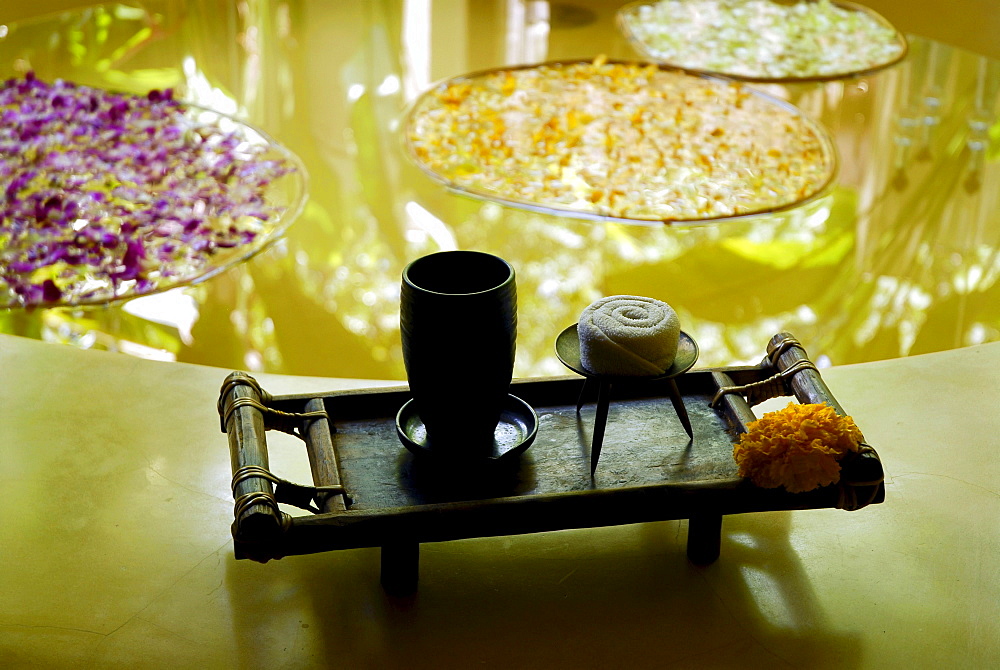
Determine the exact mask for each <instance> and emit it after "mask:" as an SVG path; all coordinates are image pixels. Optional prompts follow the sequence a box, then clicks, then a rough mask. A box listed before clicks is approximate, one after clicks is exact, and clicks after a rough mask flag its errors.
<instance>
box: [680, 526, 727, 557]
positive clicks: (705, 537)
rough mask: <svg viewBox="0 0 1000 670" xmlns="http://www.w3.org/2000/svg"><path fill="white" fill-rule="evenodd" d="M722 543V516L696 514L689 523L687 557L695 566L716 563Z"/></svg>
mask: <svg viewBox="0 0 1000 670" xmlns="http://www.w3.org/2000/svg"><path fill="white" fill-rule="evenodd" d="M721 542H722V515H721V514H696V515H694V516H692V517H691V519H690V520H689V521H688V541H687V556H688V560H690V561H691V562H692V563H694V564H695V565H708V564H710V563H714V562H715V561H716V559H718V558H719V545H720V543H721Z"/></svg>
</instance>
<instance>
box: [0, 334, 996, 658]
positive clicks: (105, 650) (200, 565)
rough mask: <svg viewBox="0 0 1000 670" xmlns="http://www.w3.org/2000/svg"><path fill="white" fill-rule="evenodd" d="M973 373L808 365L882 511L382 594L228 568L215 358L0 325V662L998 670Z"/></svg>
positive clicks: (278, 387) (460, 554)
mask: <svg viewBox="0 0 1000 670" xmlns="http://www.w3.org/2000/svg"><path fill="white" fill-rule="evenodd" d="M998 369H1000V343H997V344H986V345H981V346H977V347H971V348H967V349H960V350H955V351H949V352H945V353H938V354H929V355H926V356H915V357H911V358H904V359H896V360H891V361H885V362H877V363H867V364H861V365H856V366H846V367H841V368H833V369H829V370H826V371H824V377H825V378H826V380H827V382H828V384H829V385H830V387H831V389H832V390H833V393H834V394H835V395H836V396H837V397H838V399H839V400H840V401H841V403H842V404H843V405H844V407H845V408H846V409H847V411H848V412H850V413H851V414H852V415H853V416H854V417H855V419H856V420H857V422H858V424H859V425H860V426H861V427H862V429H863V430H864V432H865V434H866V437H867V438H868V441H869V442H871V443H872V444H873V445H874V446H875V447H876V449H877V450H878V451H879V454H880V455H881V457H882V461H883V463H884V465H885V470H886V474H887V485H886V488H887V493H886V502H885V503H884V504H881V505H875V506H871V507H868V508H866V509H863V510H861V511H858V512H845V511H840V510H811V511H803V512H771V513H762V514H746V515H740V516H733V517H727V518H726V519H725V523H724V525H723V538H722V555H721V557H720V559H719V560H718V562H716V563H715V564H713V565H711V566H708V567H704V568H699V567H695V566H693V565H691V564H689V563H688V562H687V560H686V558H685V554H684V543H685V537H686V533H687V522H686V521H680V522H677V521H669V522H659V523H649V524H639V525H633V526H624V527H617V528H603V529H594V530H573V531H563V532H553V533H543V534H538V535H527V536H518V537H499V538H489V539H476V540H464V541H456V542H446V543H440V544H429V545H424V546H423V548H422V558H421V576H420V585H419V590H418V592H417V594H416V595H415V596H413V597H409V598H404V599H393V598H390V597H388V596H386V595H385V594H384V593H383V592H382V590H381V589H380V587H379V583H378V571H379V555H378V551H379V550H378V549H360V550H350V551H341V552H331V553H326V554H317V555H312V556H297V557H290V558H285V559H282V560H280V561H274V562H271V563H268V564H266V565H261V564H257V563H252V562H249V561H236V560H235V559H234V557H233V550H232V545H231V537H230V530H229V525H230V523H231V521H232V498H231V496H230V493H229V480H230V476H231V471H230V465H229V455H228V448H227V442H226V438H225V436H224V435H223V434H222V433H221V432H220V431H219V423H218V417H217V415H216V410H215V400H216V395H217V392H218V389H219V386H220V384H221V382H222V380H223V379H224V377H225V375H226V374H227V373H228V370H223V369H218V368H209V367H199V366H194V365H185V364H177V363H158V362H153V361H143V360H139V359H136V358H132V357H126V356H122V355H115V354H107V353H101V352H96V351H80V350H77V349H73V348H70V347H62V346H56V345H51V344H47V343H43V342H38V341H32V340H28V339H22V338H16V337H11V336H0V374H2V379H3V384H2V385H0V422H2V431H0V484H2V490H3V493H4V504H3V505H0V540H2V542H0V557H2V563H0V565H2V569H0V594H2V597H3V606H2V607H0V665H2V666H3V667H7V668H10V667H14V668H19V667H28V666H30V667H70V666H72V667H100V668H106V667H112V668H117V667H123V668H134V667H143V668H145V667H152V668H158V667H169V668H216V667H218V668H226V667H259V668H308V667H341V668H369V667H372V668H375V667H377V668H388V667H407V668H423V667H428V668H429V667H434V668H442V667H449V668H450V667H509V668H522V667H526V668H533V667H545V668H552V667H574V668H586V667H657V668H662V667H697V668H703V667H751V668H752V667H768V668H793V667H794V668H823V667H829V668H856V667H859V668H860V667H878V668H896V667H964V668H988V667H1000V617H998V616H997V609H998V607H997V603H998V602H1000V524H998V520H1000V485H998V481H1000V461H998V459H997V446H998V439H997V435H998V434H1000V417H998V413H997V412H996V411H995V409H996V407H997V405H998V403H1000V388H998V385H997V382H996V378H995V374H996V371H997V370H998ZM259 378H260V381H261V383H262V384H263V385H264V387H265V388H266V389H268V390H269V391H271V392H272V393H276V394H281V393H292V392H312V391H317V392H321V391H328V390H333V389H335V388H343V387H349V386H352V385H357V384H359V383H362V382H351V381H347V380H333V379H317V378H305V377H280V376H271V375H260V376H259ZM363 383H365V384H369V385H371V384H372V382H363ZM770 402H774V401H770ZM779 406H780V405H779ZM269 435H270V434H269ZM289 439H290V440H291V442H292V443H291V444H289V445H287V446H286V445H284V444H283V443H278V444H276V445H274V446H272V463H271V464H272V468H273V469H275V470H276V471H277V472H278V474H283V475H286V476H288V477H290V478H299V479H302V478H304V476H305V475H303V473H306V472H308V470H307V469H306V468H307V466H306V465H305V464H304V461H305V456H304V453H302V454H300V453H299V449H298V447H296V446H295V444H294V439H293V438H289Z"/></svg>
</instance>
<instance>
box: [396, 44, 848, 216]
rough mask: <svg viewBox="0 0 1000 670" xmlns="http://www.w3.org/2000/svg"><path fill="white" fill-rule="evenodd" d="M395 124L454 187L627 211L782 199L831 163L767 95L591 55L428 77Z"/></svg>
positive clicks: (581, 212)
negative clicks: (435, 79)
mask: <svg viewBox="0 0 1000 670" xmlns="http://www.w3.org/2000/svg"><path fill="white" fill-rule="evenodd" d="M404 133H405V143H406V147H407V150H408V153H409V155H410V157H411V158H412V159H413V160H414V161H415V162H416V164H417V165H418V166H419V167H420V168H421V169H423V170H424V171H425V172H426V173H427V174H428V175H430V176H431V177H433V178H434V179H436V180H437V181H439V182H441V183H443V184H444V185H446V186H447V187H449V188H450V189H452V190H454V191H456V192H458V193H461V194H465V195H470V196H473V197H477V198H482V199H486V200H492V201H495V202H499V203H502V204H506V205H510V206H514V207H520V208H524V209H529V210H536V211H542V212H546V213H555V214H560V215H568V216H576V217H583V218H590V219H599V220H610V221H626V222H633V223H647V224H648V223H653V222H658V223H659V222H700V221H712V220H718V219H727V218H734V217H742V216H748V215H755V214H762V213H766V212H773V211H778V210H782V209H787V208H790V207H794V206H797V205H800V204H802V203H804V202H806V201H809V200H811V199H814V198H816V197H818V196H819V195H821V194H823V193H824V192H825V191H826V190H827V189H828V187H829V186H830V185H831V183H832V181H833V179H834V177H835V175H836V169H837V158H836V152H835V150H834V146H833V142H832V141H831V139H830V137H829V136H828V134H827V133H826V131H825V130H824V129H823V128H822V127H820V126H819V125H818V124H817V123H815V122H813V121H812V120H811V119H809V118H807V117H806V116H805V115H804V114H803V113H802V112H801V111H800V110H798V109H797V108H795V107H794V106H792V105H789V104H788V103H786V102H784V101H782V100H779V99H778V98H775V97H772V96H769V95H767V94H765V93H763V92H760V91H757V90H754V89H752V88H749V87H746V86H744V85H743V84H741V83H739V82H734V81H729V80H726V79H722V78H718V77H710V76H704V75H697V74H691V73H686V72H683V71H680V70H677V69H674V68H667V67H663V66H659V65H656V64H651V63H632V62H622V61H605V60H604V59H603V58H597V59H595V60H594V61H593V62H566V61H559V62H549V63H542V64H539V65H531V66H523V67H513V68H501V69H494V70H488V71H483V72H478V73H473V74H468V75H464V76H459V77H455V78H452V79H448V80H446V81H443V82H440V83H438V84H436V85H434V86H433V87H432V88H431V89H429V90H428V91H426V92H425V93H424V94H423V95H421V96H420V97H419V98H418V99H417V100H416V101H415V102H414V104H413V105H412V106H411V108H410V109H409V110H408V113H407V123H406V125H405V129H404Z"/></svg>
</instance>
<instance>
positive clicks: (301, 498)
mask: <svg viewBox="0 0 1000 670" xmlns="http://www.w3.org/2000/svg"><path fill="white" fill-rule="evenodd" d="M767 350H768V358H765V360H764V362H762V363H761V364H760V365H758V366H747V367H730V368H717V369H705V370H695V371H692V372H688V373H685V374H683V375H681V376H679V377H677V378H676V380H675V381H676V382H677V386H678V388H679V389H680V392H681V396H682V398H683V402H684V406H685V408H686V409H687V412H688V415H689V417H690V421H691V425H692V428H693V434H694V436H693V439H689V438H688V435H687V433H686V432H685V431H684V428H683V427H682V426H681V423H680V421H679V419H678V418H677V415H676V414H675V412H674V410H673V407H672V405H671V403H670V400H669V398H668V396H667V389H666V387H665V386H664V382H647V383H642V382H636V383H634V384H628V385H625V386H622V385H620V384H618V385H616V386H615V387H614V389H613V390H612V395H611V408H610V413H609V416H608V422H607V427H606V434H605V438H604V448H603V453H602V455H601V460H600V464H599V467H598V468H597V471H596V473H595V474H594V476H593V477H591V474H590V443H591V438H592V431H593V423H594V408H593V404H592V401H593V399H591V398H587V397H579V396H580V392H581V388H582V387H583V385H584V379H583V378H581V377H556V378H546V379H532V380H521V381H515V382H514V384H513V385H512V388H511V392H512V393H513V394H514V395H516V396H518V397H520V398H522V399H523V400H525V401H527V402H528V403H529V404H530V405H531V406H532V407H534V409H535V411H536V412H537V414H538V418H539V426H538V434H537V437H536V438H535V441H534V443H533V444H532V446H531V448H530V449H528V450H527V451H526V452H525V453H524V454H523V455H521V456H520V458H519V459H514V460H512V461H511V462H509V463H504V462H503V461H498V462H496V463H494V464H493V465H492V466H491V467H476V468H474V469H471V468H470V467H466V468H465V469H458V468H451V467H445V466H443V465H442V464H441V463H439V462H434V461H432V460H428V459H426V458H420V457H416V456H414V455H413V454H411V453H410V452H408V451H407V450H405V449H404V448H403V446H402V444H401V443H400V441H399V438H398V436H397V434H396V422H395V418H396V413H397V411H398V410H399V408H400V407H401V406H402V405H403V404H404V403H405V402H406V401H407V400H408V399H409V397H410V396H409V392H408V390H407V388H406V387H399V388H390V389H374V390H361V391H342V392H333V393H329V394H323V395H320V396H315V395H287V396H279V397H271V396H269V395H268V394H267V393H266V392H265V391H264V390H263V389H261V388H260V387H259V386H258V385H257V383H256V382H255V381H254V380H253V379H252V378H251V377H249V376H248V375H246V374H244V373H240V372H234V373H233V374H231V375H230V376H229V377H228V378H227V379H226V382H225V383H224V385H223V389H222V393H221V394H220V398H219V409H220V418H221V420H222V429H223V432H226V433H228V437H229V446H230V454H231V457H232V466H233V473H234V479H233V495H234V498H235V499H236V500H237V505H236V518H235V521H234V523H233V527H232V530H233V538H234V547H235V553H236V557H237V558H241V559H242V558H249V559H253V560H256V561H261V562H266V561H268V560H269V559H272V558H282V557H284V556H289V555H293V554H307V553H314V552H320V551H330V550H334V549H349V548H356V547H374V546H378V547H381V548H382V584H383V586H384V587H385V588H386V589H387V590H388V591H390V592H406V591H410V590H412V589H413V588H415V586H416V581H417V571H418V560H419V544H420V543H421V542H439V541H444V540H455V539H462V538H471V537H488V536H498V535H517V534H522V533H535V532H543V531H550V530H561V529H568V528H587V527H597V526H611V525H619V524H628V523H637V522H646V521H660V520H667V519H689V520H690V523H689V528H688V543H687V553H688V557H689V558H690V559H691V560H692V561H693V562H695V563H698V564H707V563H711V562H712V561H714V560H716V558H718V555H719V543H720V534H721V525H722V517H723V516H724V515H726V514H739V513H744V512H761V511H768V510H796V509H816V508H829V507H839V508H843V509H851V510H853V509H860V508H862V507H864V506H865V505H868V504H871V503H880V502H882V501H883V500H884V497H885V490H884V486H883V483H882V478H883V471H882V465H881V462H880V461H879V459H878V455H877V454H876V453H875V451H874V450H873V449H871V448H870V447H867V446H866V447H865V448H864V449H862V450H861V452H860V453H859V454H858V455H857V456H856V457H853V458H849V459H845V461H844V462H843V464H842V466H843V470H842V476H841V481H840V483H839V484H837V485H832V486H827V487H823V488H820V489H815V490H813V491H809V492H807V493H797V494H792V493H788V492H786V491H785V490H784V489H764V488H759V487H756V486H754V485H753V484H751V483H750V482H748V481H746V480H744V479H742V478H740V477H739V476H738V475H737V467H736V463H735V461H734V460H733V456H732V452H733V443H734V441H735V440H736V436H737V435H738V433H739V432H742V431H744V430H745V427H746V425H747V424H748V423H749V422H750V421H753V420H754V419H755V418H756V417H755V416H754V414H753V412H752V411H751V409H750V404H755V403H756V402H760V401H761V400H763V399H765V398H766V397H773V396H776V395H794V396H795V397H796V398H797V399H798V400H799V401H800V402H804V403H805V402H826V403H828V404H830V405H831V406H833V408H834V409H835V410H836V411H837V412H839V413H841V414H843V413H844V411H843V408H841V407H840V405H839V403H837V401H836V399H834V397H833V396H832V394H831V393H830V391H829V389H828V388H827V386H826V384H825V383H824V382H823V379H822V377H821V376H820V374H819V372H818V371H817V370H816V369H815V368H814V367H813V366H812V364H811V363H810V362H809V360H808V358H807V356H806V353H805V351H804V350H803V349H802V347H801V345H799V344H798V342H797V341H796V340H795V339H794V338H793V337H792V336H791V335H789V334H788V333H780V334H778V335H775V336H774V338H772V339H771V342H770V343H769V344H768V348H767ZM779 373H780V374H779ZM735 385H739V386H743V387H745V388H742V389H738V390H730V391H727V392H721V393H720V389H726V388H728V387H733V386H735ZM745 396H746V397H745ZM578 399H579V401H580V402H582V403H583V405H582V411H579V412H578ZM748 399H749V403H748ZM713 400H716V402H715V405H714V407H713V406H712V402H713ZM324 412H325V414H326V415H325V416H324V415H323V413H324ZM303 415H306V416H303ZM269 429H276V430H283V431H285V432H289V433H292V434H296V435H298V436H299V437H301V438H302V439H303V441H304V442H305V447H306V450H307V452H308V456H309V461H310V465H311V468H312V473H313V479H314V485H313V486H301V485H297V484H293V483H291V482H287V481H285V480H281V479H279V478H277V477H274V476H273V475H271V473H270V472H268V470H267V467H268V462H267V445H266V440H265V431H266V430H269ZM274 485H276V486H274ZM278 503H283V504H291V505H296V506H298V507H302V508H305V509H310V510H311V511H313V512H314V514H312V515H306V516H296V517H292V516H289V515H288V514H287V513H285V512H283V511H281V509H280V507H279V504H278Z"/></svg>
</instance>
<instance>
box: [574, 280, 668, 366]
mask: <svg viewBox="0 0 1000 670" xmlns="http://www.w3.org/2000/svg"><path fill="white" fill-rule="evenodd" d="M680 331H681V328H680V322H679V321H678V320H677V314H676V313H675V312H674V310H673V308H671V307H670V305H668V304H667V303H665V302H661V301H659V300H654V299H653V298H643V297H641V296H635V295H613V296H610V297H607V298H601V299H600V300H598V301H596V302H594V303H593V304H591V305H590V306H589V307H587V309H585V310H583V314H581V315H580V322H579V324H577V334H578V335H579V338H580V362H581V363H582V364H583V367H584V368H586V369H587V370H589V371H590V372H594V373H596V374H602V375H618V376H632V377H640V376H649V375H659V374H663V373H664V372H666V371H667V370H668V369H669V368H670V366H671V365H672V364H673V362H674V357H675V356H676V355H677V342H678V340H679V339H680Z"/></svg>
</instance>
